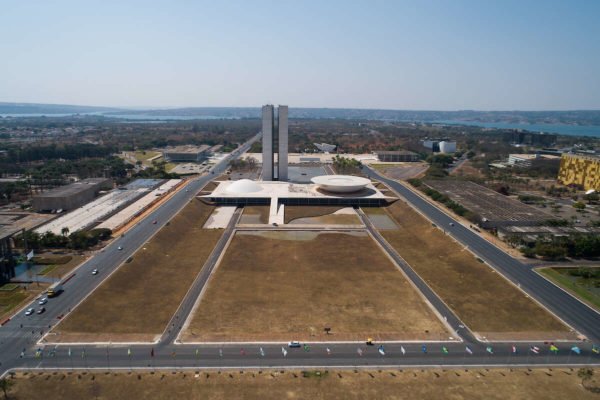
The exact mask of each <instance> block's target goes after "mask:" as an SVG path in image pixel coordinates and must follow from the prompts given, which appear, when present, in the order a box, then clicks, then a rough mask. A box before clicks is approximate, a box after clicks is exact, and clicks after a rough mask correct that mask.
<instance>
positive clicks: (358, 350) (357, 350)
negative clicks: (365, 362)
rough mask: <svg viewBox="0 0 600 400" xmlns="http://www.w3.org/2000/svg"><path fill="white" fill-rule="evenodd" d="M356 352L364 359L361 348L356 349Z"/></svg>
mask: <svg viewBox="0 0 600 400" xmlns="http://www.w3.org/2000/svg"><path fill="white" fill-rule="evenodd" d="M356 352H357V353H358V355H359V356H360V357H362V355H363V351H362V349H361V348H360V347H359V348H358V349H356Z"/></svg>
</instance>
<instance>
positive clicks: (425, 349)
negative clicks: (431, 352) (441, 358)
mask: <svg viewBox="0 0 600 400" xmlns="http://www.w3.org/2000/svg"><path fill="white" fill-rule="evenodd" d="M421 351H422V352H423V353H425V354H427V346H425V345H422V346H421Z"/></svg>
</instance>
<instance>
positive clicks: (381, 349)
mask: <svg viewBox="0 0 600 400" xmlns="http://www.w3.org/2000/svg"><path fill="white" fill-rule="evenodd" d="M377 350H378V351H379V354H381V355H382V356H385V349H384V348H383V345H381V346H379V349H377Z"/></svg>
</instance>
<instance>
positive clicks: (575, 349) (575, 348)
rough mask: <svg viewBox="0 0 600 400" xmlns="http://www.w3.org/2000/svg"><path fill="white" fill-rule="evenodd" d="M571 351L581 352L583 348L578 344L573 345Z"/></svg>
mask: <svg viewBox="0 0 600 400" xmlns="http://www.w3.org/2000/svg"><path fill="white" fill-rule="evenodd" d="M571 351H572V352H573V353H575V354H581V349H580V348H579V347H577V346H573V347H571Z"/></svg>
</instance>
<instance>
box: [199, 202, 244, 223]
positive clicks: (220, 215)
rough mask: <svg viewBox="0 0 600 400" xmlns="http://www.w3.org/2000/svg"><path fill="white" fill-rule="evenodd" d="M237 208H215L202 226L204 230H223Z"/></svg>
mask: <svg viewBox="0 0 600 400" xmlns="http://www.w3.org/2000/svg"><path fill="white" fill-rule="evenodd" d="M236 208H237V206H222V207H217V208H215V210H214V211H213V213H212V214H210V217H208V219H207V220H206V223H205V224H204V226H203V228H204V229H225V228H227V225H229V221H231V218H232V217H233V214H234V213H235V210H236Z"/></svg>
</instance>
